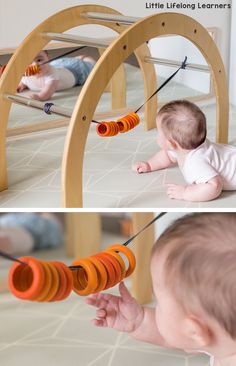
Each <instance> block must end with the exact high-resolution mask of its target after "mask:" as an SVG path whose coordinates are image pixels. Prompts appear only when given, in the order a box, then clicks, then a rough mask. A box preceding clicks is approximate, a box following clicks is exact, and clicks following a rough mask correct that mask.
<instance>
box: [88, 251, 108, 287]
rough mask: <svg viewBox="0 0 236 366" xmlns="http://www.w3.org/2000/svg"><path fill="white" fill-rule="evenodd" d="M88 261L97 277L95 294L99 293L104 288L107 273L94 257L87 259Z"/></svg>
mask: <svg viewBox="0 0 236 366" xmlns="http://www.w3.org/2000/svg"><path fill="white" fill-rule="evenodd" d="M89 260H90V261H91V262H92V263H93V265H94V267H95V268H96V270H97V276H98V286H97V288H96V290H95V292H100V291H102V290H104V289H105V288H106V285H107V277H108V273H107V270H106V268H105V267H104V265H103V264H102V262H100V261H99V260H98V258H96V257H95V256H92V257H89Z"/></svg>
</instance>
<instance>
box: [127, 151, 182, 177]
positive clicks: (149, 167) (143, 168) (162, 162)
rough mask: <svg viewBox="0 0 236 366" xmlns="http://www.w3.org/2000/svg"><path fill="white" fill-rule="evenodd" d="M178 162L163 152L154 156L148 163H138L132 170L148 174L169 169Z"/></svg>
mask: <svg viewBox="0 0 236 366" xmlns="http://www.w3.org/2000/svg"><path fill="white" fill-rule="evenodd" d="M175 163H176V161H175V160H174V159H172V158H170V156H169V154H168V153H167V151H166V150H161V151H159V152H158V153H157V154H155V155H153V156H152V157H151V158H150V159H148V160H147V161H138V162H136V163H135V164H134V165H133V166H132V169H133V170H134V171H135V172H137V173H148V172H152V171H154V170H160V169H165V168H168V167H169V166H171V165H174V164H175Z"/></svg>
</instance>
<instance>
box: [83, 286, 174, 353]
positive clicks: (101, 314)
mask: <svg viewBox="0 0 236 366" xmlns="http://www.w3.org/2000/svg"><path fill="white" fill-rule="evenodd" d="M119 291H120V295H121V296H114V295H111V294H104V293H99V294H95V295H92V296H90V297H88V298H87V300H86V302H87V304H89V305H92V306H95V307H97V308H98V310H97V313H96V315H97V319H94V320H93V323H94V325H96V326H99V327H109V328H114V329H116V330H118V331H121V332H126V333H129V334H130V335H131V336H132V337H134V338H136V339H138V340H140V341H144V342H149V343H153V344H157V345H159V346H167V344H166V343H165V341H164V339H163V338H162V336H161V335H160V333H159V331H158V329H157V326H156V320H155V309H154V308H146V307H142V306H141V305H139V304H138V303H137V301H136V300H135V299H134V298H133V297H132V296H131V295H130V293H129V292H128V290H127V288H126V287H125V285H124V283H123V282H121V283H120V285H119Z"/></svg>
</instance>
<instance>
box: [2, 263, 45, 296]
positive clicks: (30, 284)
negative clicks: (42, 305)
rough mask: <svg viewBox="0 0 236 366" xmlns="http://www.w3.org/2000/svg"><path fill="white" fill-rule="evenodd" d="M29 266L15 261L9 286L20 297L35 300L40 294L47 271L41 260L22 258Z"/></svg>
mask: <svg viewBox="0 0 236 366" xmlns="http://www.w3.org/2000/svg"><path fill="white" fill-rule="evenodd" d="M20 260H22V261H23V262H25V263H27V264H28V266H24V265H22V264H20V263H18V262H15V263H14V264H13V266H12V267H11V269H10V272H9V281H8V284H9V288H10V290H11V292H12V293H13V294H14V295H15V296H16V297H18V298H20V299H23V300H33V299H34V298H36V297H37V296H39V295H40V293H41V291H42V289H43V286H44V282H45V271H44V268H43V266H42V265H41V263H40V262H39V261H37V260H36V259H34V258H32V257H22V258H20Z"/></svg>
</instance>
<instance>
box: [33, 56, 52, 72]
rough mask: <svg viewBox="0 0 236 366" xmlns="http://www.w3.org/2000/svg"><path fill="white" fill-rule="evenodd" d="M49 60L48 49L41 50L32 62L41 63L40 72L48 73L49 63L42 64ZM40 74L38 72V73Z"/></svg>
mask: <svg viewBox="0 0 236 366" xmlns="http://www.w3.org/2000/svg"><path fill="white" fill-rule="evenodd" d="M47 61H49V56H48V52H47V51H44V50H43V51H40V52H39V53H38V54H37V56H36V57H35V58H34V61H33V62H32V64H38V65H39V74H40V75H43V74H46V73H47V72H48V69H49V64H44V65H42V64H43V63H44V62H47ZM36 75H38V74H36Z"/></svg>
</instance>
